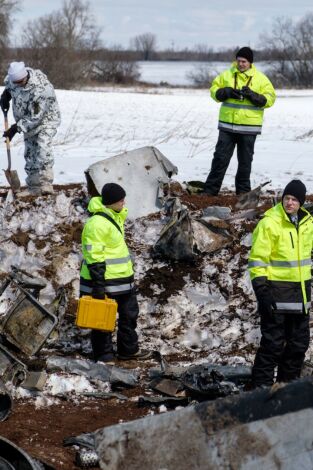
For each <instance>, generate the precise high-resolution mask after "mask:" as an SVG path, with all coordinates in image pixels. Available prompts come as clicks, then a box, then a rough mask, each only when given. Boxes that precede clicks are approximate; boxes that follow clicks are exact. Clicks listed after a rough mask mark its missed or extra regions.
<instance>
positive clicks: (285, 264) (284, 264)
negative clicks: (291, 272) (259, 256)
mask: <svg viewBox="0 0 313 470" xmlns="http://www.w3.org/2000/svg"><path fill="white" fill-rule="evenodd" d="M311 263H312V261H311V258H307V259H302V260H300V261H278V260H272V261H270V262H269V264H266V263H263V261H249V262H248V267H249V268H254V267H262V268H266V267H267V266H273V267H275V268H297V267H298V266H299V265H300V266H311Z"/></svg>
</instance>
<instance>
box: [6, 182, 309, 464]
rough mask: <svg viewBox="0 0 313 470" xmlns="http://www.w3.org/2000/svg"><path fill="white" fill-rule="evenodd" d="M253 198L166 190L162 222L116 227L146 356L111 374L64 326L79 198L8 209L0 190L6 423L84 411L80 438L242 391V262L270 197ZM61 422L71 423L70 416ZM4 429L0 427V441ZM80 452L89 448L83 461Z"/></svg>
mask: <svg viewBox="0 0 313 470" xmlns="http://www.w3.org/2000/svg"><path fill="white" fill-rule="evenodd" d="M252 196H253V197H252V198H251V199H249V198H245V199H243V200H240V199H238V198H236V197H235V196H233V195H231V194H222V195H221V196H220V197H210V196H202V195H200V194H198V193H197V192H192V191H190V190H189V189H188V185H180V184H179V183H171V184H170V185H168V188H167V194H165V200H166V204H165V208H164V210H162V211H160V212H155V213H152V214H150V215H148V216H144V217H140V218H137V219H134V220H130V221H129V222H128V223H127V225H126V233H127V243H128V245H129V246H130V248H131V250H132V253H133V257H134V265H135V278H136V284H137V288H138V300H139V304H140V317H139V323H138V331H139V336H140V342H141V345H142V347H143V348H145V349H150V350H152V351H154V352H155V353H154V359H153V360H151V361H149V362H148V363H147V364H143V363H136V362H135V363H134V362H131V363H130V364H127V365H125V364H124V363H123V362H119V361H117V362H116V365H115V366H113V367H112V366H104V365H97V364H94V363H93V362H92V356H91V347H90V341H89V331H88V330H84V329H79V328H77V327H76V326H75V314H76V308H77V299H78V292H79V267H80V263H81V248H80V236H81V231H82V227H83V224H84V221H85V220H86V218H87V217H88V214H87V210H86V209H87V205H88V201H89V196H88V194H87V189H86V187H85V186H84V185H79V184H76V185H74V184H73V185H68V186H55V193H54V194H52V195H48V196H37V197H35V196H25V197H21V198H15V199H13V200H11V199H9V198H8V196H7V190H5V189H3V190H2V192H1V190H0V240H1V245H0V259H1V263H0V281H1V284H2V287H1V289H0V293H1V297H0V330H1V331H0V333H1V341H0V380H1V382H0V384H1V386H2V384H3V386H4V387H5V388H4V389H3V390H4V391H3V393H2V397H3V399H5V400H6V401H5V403H6V410H5V413H6V414H5V416H4V419H6V418H7V417H8V416H9V418H8V422H9V421H10V420H11V419H12V422H14V416H13V417H12V410H11V408H12V402H13V405H14V406H15V404H16V403H17V404H18V405H17V406H19V404H21V408H19V410H21V411H20V412H22V408H23V407H25V406H31V407H33V409H36V410H38V416H39V415H40V413H42V416H43V413H45V411H44V410H45V409H47V412H46V413H52V414H53V413H56V414H57V413H59V412H60V407H61V406H62V407H65V410H66V409H67V410H70V409H73V410H74V408H75V407H79V408H78V409H84V408H85V407H87V409H88V407H89V408H90V409H92V410H93V417H94V419H93V429H86V422H85V421H83V420H86V419H87V418H86V417H82V418H81V423H84V427H83V425H82V427H83V429H84V430H85V431H86V432H88V431H94V430H96V429H97V428H101V427H103V426H104V425H109V424H115V423H117V422H118V420H125V421H127V420H130V419H134V418H136V417H140V416H146V415H153V414H154V413H156V414H157V413H162V412H166V411H167V410H169V409H176V408H177V407H178V408H180V407H185V406H187V405H190V404H192V403H194V402H195V401H196V402H199V401H203V400H207V399H209V400H212V399H215V398H217V397H223V396H227V395H236V394H238V393H239V392H240V391H242V390H244V389H245V387H247V385H248V384H249V379H250V366H251V363H252V360H253V357H254V353H255V350H256V347H257V344H258V341H259V319H258V315H257V312H256V303H255V298H254V294H253V292H252V288H251V284H250V280H249V276H248V272H247V259H248V254H249V249H250V246H251V233H252V230H253V228H254V227H255V226H256V224H257V222H258V220H259V217H260V215H261V214H262V212H263V211H264V210H265V209H267V208H268V207H270V206H271V205H272V199H273V194H271V193H267V194H266V193H264V194H263V195H261V194H260V191H259V193H258V194H257V197H256V193H254V194H253V195H252ZM257 204H258V205H257ZM182 222H183V223H182ZM160 247H161V248H160ZM186 253H187V256H185V255H186ZM9 273H11V277H10V276H9V278H8V275H9ZM12 273H15V275H16V274H17V273H22V274H23V275H24V276H25V275H26V277H27V276H28V278H31V279H32V282H34V283H35V284H36V282H37V283H38V282H39V285H37V292H34V286H32V294H31V295H32V296H33V297H32V298H34V299H35V300H32V299H30V297H29V289H30V288H29V285H28V286H27V285H26V286H25V285H23V284H21V283H20V281H21V279H19V280H16V278H14V275H13V274H12ZM12 279H13V281H14V282H13V283H11V284H10V281H12ZM38 279H39V281H38ZM36 280H37V281H36ZM18 284H20V285H18ZM23 289H24V290H25V291H26V294H25V293H24V290H23ZM35 291H36V288H35ZM27 292H28V293H27ZM23 293H24V297H25V298H26V300H27V301H29V302H30V303H31V304H32V306H35V310H34V308H33V309H32V315H31V316H30V313H29V305H28V306H27V308H26V307H25V302H26V300H25V298H23V299H22V300H21V299H20V301H19V303H18V305H19V306H20V307H19V308H17V306H16V305H17V301H18V299H19V298H20V296H21V295H22V294H23ZM23 302H24V303H23ZM36 302H37V303H36ZM21 306H23V308H21ZM21 311H22V313H21ZM34 311H35V312H36V313H34ZM38 311H39V312H40V315H41V316H40V315H39V314H38ZM8 318H10V321H8ZM25 318H27V324H30V326H29V329H28V330H27V328H19V319H22V320H21V321H23V323H24V324H25ZM31 319H32V320H31ZM31 321H34V322H35V323H34V325H37V326H35V328H37V329H38V325H39V324H40V322H41V323H42V322H43V323H44V324H45V328H39V329H38V331H40V332H41V335H39V336H38V337H36V335H32V334H31V331H32V330H31ZM36 322H37V323H36ZM27 331H28V333H27ZM31 337H34V338H33V339H32V340H30V339H29V338H31ZM35 339H36V341H37V343H36V341H35ZM34 341H35V344H34ZM311 353H312V349H311V350H309V353H308V354H309V355H310V354H311ZM160 365H161V368H160ZM226 366H227V367H228V369H227V367H226ZM232 366H233V368H232ZM225 368H226V369H225ZM0 397H1V396H0ZM104 401H105V402H108V403H109V402H110V404H108V405H106V403H105V404H104ZM100 402H101V404H100ZM14 406H13V409H14ZM104 407H106V408H104ZM110 407H111V408H110ZM48 408H50V411H49V410H48ZM135 408H136V409H138V410H137V411H136V412H135V411H134V409H135ZM103 409H106V410H108V409H109V410H111V413H112V416H111V415H110V412H109V414H108V412H106V413H104V414H103V413H102V417H101V420H100V418H99V419H98V418H96V417H97V416H98V414H99V415H100V411H99V410H103ZM96 410H98V412H97V411H96ZM113 410H114V411H113ZM97 413H98V414H97ZM13 415H14V411H13ZM63 415H64V419H66V418H67V419H70V418H69V416H70V414H68V416H66V413H63ZM74 415H75V413H74V412H73V414H72V415H71V416H72V417H71V419H73V423H74V417H73V416H74ZM76 415H79V413H77V412H76ZM75 419H78V416H77V417H76V416H75ZM104 420H106V421H105V422H104ZM0 424H1V423H0ZM76 427H77V426H76ZM63 428H64V433H65V434H64V435H63V437H70V435H69V434H67V435H66V433H67V432H68V433H69V432H70V431H69V429H72V428H75V426H74V425H73V426H72V428H70V427H68V428H67V427H66V426H64V423H63V427H62V430H63ZM3 429H4V428H1V426H0V433H3ZM7 429H9V427H8V428H7ZM75 429H76V428H75ZM79 429H80V427H79V426H78V427H77V430H79ZM26 431H27V429H25V436H26ZM12 433H13V431H12ZM76 434H77V432H76ZM13 435H14V433H13ZM38 435H39V434H38ZM6 436H7V437H9V438H10V437H12V435H11V434H10V435H6ZM25 439H26V437H25ZM27 439H28V438H27ZM29 439H30V438H29ZM61 441H62V440H61V439H60V441H59V442H61ZM16 442H17V441H16ZM25 445H26V450H27V451H30V450H31V441H30V440H25ZM28 446H29V447H28ZM60 446H61V443H60ZM87 450H88V446H87V447H86V448H85V449H83V452H86V451H87ZM89 450H90V449H89ZM91 450H92V451H93V449H91ZM54 452H55V449H54V450H53V451H52V452H51V455H50V457H49V455H48V457H49V458H48V459H46V460H45V459H44V458H40V457H42V453H40V452H39V450H38V449H37V451H36V452H33V454H34V453H35V456H36V457H37V458H39V459H40V460H41V461H46V462H48V463H49V464H51V465H52V464H53V462H52V457H51V456H52V455H53V453H54ZM63 452H67V450H64V451H63ZM71 452H73V451H71ZM101 452H102V451H101ZM48 454H49V452H48ZM31 455H32V454H31ZM64 455H66V456H67V457H66V458H68V454H62V457H60V458H59V461H58V462H59V466H60V462H63V463H64V461H65V460H66V458H65V460H64ZM88 455H89V454H88ZM86 458H87V457H86ZM62 459H63V460H62ZM63 463H62V465H63ZM56 468H59V467H58V465H56ZM68 468H70V467H68ZM73 468H75V467H73ZM112 468H113V467H112Z"/></svg>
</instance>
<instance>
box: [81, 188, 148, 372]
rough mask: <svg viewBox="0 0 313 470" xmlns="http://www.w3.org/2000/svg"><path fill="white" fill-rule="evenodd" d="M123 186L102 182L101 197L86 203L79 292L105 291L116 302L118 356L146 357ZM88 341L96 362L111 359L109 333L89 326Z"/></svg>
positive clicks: (94, 293) (102, 294) (98, 296)
mask: <svg viewBox="0 0 313 470" xmlns="http://www.w3.org/2000/svg"><path fill="white" fill-rule="evenodd" d="M125 196H126V193H125V190H124V189H123V188H122V187H121V186H120V185H118V184H116V183H107V184H105V185H104V186H103V188H102V192H101V197H93V198H92V199H91V200H90V202H89V205H88V211H89V212H90V213H91V214H92V216H91V217H90V218H89V219H88V220H87V222H86V224H85V226H84V229H83V233H82V252H83V263H82V267H81V271H80V295H81V296H82V295H90V294H91V295H92V297H93V298H95V299H103V298H104V297H105V294H107V295H108V297H110V298H112V299H114V300H116V302H117V304H118V331H117V356H118V358H119V359H121V360H129V359H147V358H148V357H150V353H149V352H148V351H143V350H142V351H140V350H139V346H138V335H137V332H136V326H137V317H138V313H139V307H138V302H137V296H136V291H135V285H134V271H133V264H132V260H131V257H130V253H129V250H128V247H127V244H126V242H125V238H124V223H125V220H126V217H127V213H128V209H126V207H124V204H125ZM91 344H92V349H93V355H94V359H95V361H96V362H104V363H106V364H112V363H114V352H113V344H112V334H111V333H109V332H104V331H100V330H92V332H91Z"/></svg>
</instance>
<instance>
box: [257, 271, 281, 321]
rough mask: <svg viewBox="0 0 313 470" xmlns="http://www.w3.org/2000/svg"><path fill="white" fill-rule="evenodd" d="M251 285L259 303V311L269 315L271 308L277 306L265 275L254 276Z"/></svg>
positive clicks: (271, 311)
mask: <svg viewBox="0 0 313 470" xmlns="http://www.w3.org/2000/svg"><path fill="white" fill-rule="evenodd" d="M252 286H253V289H254V292H255V295H256V298H257V301H258V304H259V312H260V313H261V314H264V315H271V314H272V313H273V309H274V310H276V308H277V307H276V304H275V302H274V299H273V296H272V291H271V287H270V285H269V283H268V280H267V278H266V277H265V276H264V277H263V276H262V277H255V278H254V279H253V281H252Z"/></svg>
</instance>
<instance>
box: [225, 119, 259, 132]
mask: <svg viewBox="0 0 313 470" xmlns="http://www.w3.org/2000/svg"><path fill="white" fill-rule="evenodd" d="M218 128H219V129H227V130H232V131H233V132H242V133H243V134H258V133H259V134H260V133H261V131H262V126H241V125H240V124H229V123H228V122H222V121H219V122H218Z"/></svg>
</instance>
